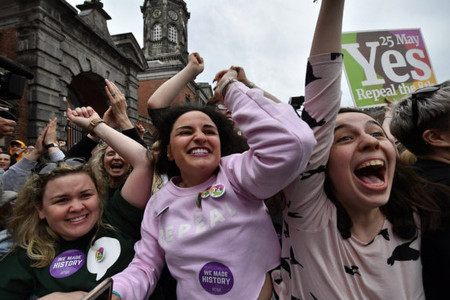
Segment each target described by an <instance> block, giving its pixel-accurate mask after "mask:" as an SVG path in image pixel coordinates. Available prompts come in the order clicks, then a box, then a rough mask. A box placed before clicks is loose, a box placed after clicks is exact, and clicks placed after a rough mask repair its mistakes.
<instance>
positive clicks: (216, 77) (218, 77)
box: [213, 70, 228, 82]
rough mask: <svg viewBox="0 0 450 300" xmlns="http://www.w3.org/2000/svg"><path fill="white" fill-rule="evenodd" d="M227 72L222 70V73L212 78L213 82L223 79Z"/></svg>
mask: <svg viewBox="0 0 450 300" xmlns="http://www.w3.org/2000/svg"><path fill="white" fill-rule="evenodd" d="M227 72H228V70H222V71H220V72H218V73H217V74H216V76H215V77H214V80H213V82H216V81H219V80H220V79H221V78H222V77H223V75H225V74H226V73H227Z"/></svg>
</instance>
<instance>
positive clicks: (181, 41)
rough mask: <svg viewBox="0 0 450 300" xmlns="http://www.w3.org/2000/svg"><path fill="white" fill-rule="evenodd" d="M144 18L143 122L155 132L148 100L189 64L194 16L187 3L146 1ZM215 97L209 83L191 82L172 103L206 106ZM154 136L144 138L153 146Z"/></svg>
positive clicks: (140, 102)
mask: <svg viewBox="0 0 450 300" xmlns="http://www.w3.org/2000/svg"><path fill="white" fill-rule="evenodd" d="M141 12H142V14H143V18H144V48H143V53H144V56H145V59H146V60H147V68H146V69H145V70H144V72H141V73H138V74H137V79H138V81H139V88H138V98H139V99H138V102H139V109H138V113H139V120H140V122H141V124H142V125H143V126H144V127H145V128H146V129H148V130H149V131H148V132H152V133H154V129H155V128H154V127H153V123H152V120H151V119H150V118H149V114H148V111H147V100H148V99H149V97H150V96H151V95H152V94H153V93H154V92H155V91H156V90H157V89H158V87H159V86H161V84H163V83H164V82H166V81H167V80H168V79H169V78H171V77H172V76H174V75H175V74H177V73H178V72H180V71H181V70H182V69H183V68H184V67H185V66H186V65H187V63H188V55H189V53H188V30H187V22H188V20H189V18H190V13H189V12H188V10H187V7H186V2H185V1H183V0H144V4H143V5H142V6H141ZM212 95H213V93H212V88H211V85H209V84H208V83H205V82H200V83H197V82H195V81H191V82H189V83H188V84H187V85H186V87H185V88H184V89H183V90H182V91H181V92H180V93H179V94H178V95H177V97H176V98H175V99H173V101H172V105H179V104H183V103H186V102H193V103H199V104H200V103H206V101H207V100H208V99H209V98H211V97H212ZM153 139H154V136H153V134H150V133H149V134H146V135H144V140H145V141H147V143H148V144H149V145H151V144H152V142H153Z"/></svg>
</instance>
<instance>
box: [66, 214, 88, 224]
mask: <svg viewBox="0 0 450 300" xmlns="http://www.w3.org/2000/svg"><path fill="white" fill-rule="evenodd" d="M84 218H86V215H84V216H81V217H78V218H73V219H70V220H69V222H78V221H81V220H83V219H84Z"/></svg>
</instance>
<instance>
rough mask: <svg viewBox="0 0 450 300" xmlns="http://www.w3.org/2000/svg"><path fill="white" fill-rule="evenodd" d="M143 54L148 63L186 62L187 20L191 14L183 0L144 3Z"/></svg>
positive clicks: (149, 0)
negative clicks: (156, 61)
mask: <svg viewBox="0 0 450 300" xmlns="http://www.w3.org/2000/svg"><path fill="white" fill-rule="evenodd" d="M141 12H142V14H143V18H144V49H143V52H144V55H145V57H146V59H147V60H148V61H155V60H160V61H166V62H167V61H170V60H174V59H175V60H179V61H181V62H182V63H184V64H186V63H187V55H188V50H187V49H188V46H187V21H188V20H189V17H190V13H189V12H188V11H187V7H186V3H185V2H184V1H183V0H145V1H144V5H143V6H141Z"/></svg>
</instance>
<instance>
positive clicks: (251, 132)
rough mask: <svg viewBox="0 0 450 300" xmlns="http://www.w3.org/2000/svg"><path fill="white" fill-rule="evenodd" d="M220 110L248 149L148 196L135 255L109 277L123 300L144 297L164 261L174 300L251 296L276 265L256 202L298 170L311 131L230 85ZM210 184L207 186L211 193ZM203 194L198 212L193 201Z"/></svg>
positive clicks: (288, 110) (271, 236)
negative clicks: (197, 177) (196, 180)
mask: <svg viewBox="0 0 450 300" xmlns="http://www.w3.org/2000/svg"><path fill="white" fill-rule="evenodd" d="M225 105H226V106H227V107H228V108H229V109H230V110H231V111H232V114H233V120H235V121H236V122H237V123H238V125H239V128H240V129H241V130H242V132H243V133H244V135H245V136H246V137H247V138H248V143H249V145H250V150H249V151H246V152H244V153H242V154H233V155H230V156H227V157H222V159H221V161H220V166H219V172H218V173H217V175H213V176H212V177H211V178H210V179H209V180H208V181H206V182H204V183H202V184H200V185H198V186H195V187H190V188H180V187H178V186H177V185H176V183H177V180H179V178H173V179H172V180H171V181H170V182H169V183H168V184H167V185H166V186H165V187H163V188H162V189H161V190H160V191H159V192H158V193H156V194H155V195H154V196H153V197H152V198H151V199H150V202H149V204H148V205H147V208H146V210H145V214H144V221H143V223H142V239H141V241H139V242H137V243H136V245H135V250H136V255H135V258H134V259H133V261H132V262H131V264H130V265H129V267H128V268H127V269H125V270H124V271H123V272H122V273H119V274H117V275H116V276H114V277H113V279H114V290H115V291H117V292H118V293H119V294H120V295H121V297H122V299H123V300H126V299H133V300H134V299H146V298H147V297H148V296H149V295H150V294H151V292H152V291H153V288H154V286H155V283H156V281H157V280H158V277H159V274H160V271H161V269H162V267H163V264H164V259H166V262H167V265H168V267H169V270H170V272H171V274H172V276H173V277H174V278H175V279H176V280H177V281H178V285H177V297H178V299H211V298H215V297H217V298H220V299H233V300H234V299H256V298H257V296H258V294H259V292H260V290H261V287H262V285H263V283H264V280H265V274H266V273H267V272H268V271H270V270H271V269H273V268H275V267H276V266H278V265H279V263H280V246H279V243H278V240H277V236H276V234H275V231H274V229H273V226H272V224H271V220H270V217H269V215H268V213H267V210H266V208H265V206H264V203H263V201H262V199H264V198H268V197H270V196H272V195H274V194H275V193H276V192H278V191H279V190H281V189H282V188H284V187H285V186H286V185H287V184H288V183H289V182H291V181H292V180H293V179H294V178H295V177H297V176H298V175H299V174H300V172H301V171H302V170H303V169H304V168H305V166H306V163H307V161H308V159H309V157H310V154H311V152H312V148H313V146H314V145H315V139H314V137H313V135H312V131H311V129H310V128H309V127H308V125H306V123H304V122H303V121H302V120H301V119H300V118H299V117H298V116H297V114H296V113H295V111H294V110H293V108H292V107H291V106H290V105H288V104H286V103H280V104H276V103H274V102H272V101H270V100H268V99H266V98H264V96H263V93H262V91H260V90H257V89H248V88H247V87H246V86H245V85H243V84H241V83H235V84H234V85H233V86H232V87H231V88H230V89H229V91H228V93H227V95H226V98H225ZM211 187H212V188H211ZM203 191H209V193H208V192H205V193H203V196H204V199H202V202H201V208H198V207H197V206H196V203H195V199H196V197H197V195H198V193H201V192H203Z"/></svg>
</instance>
